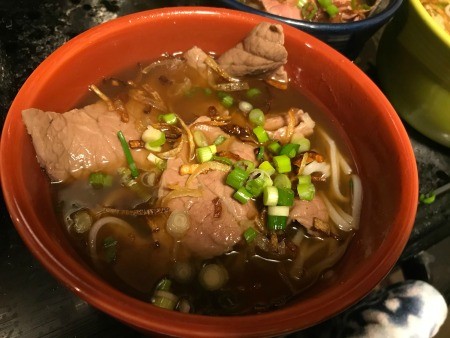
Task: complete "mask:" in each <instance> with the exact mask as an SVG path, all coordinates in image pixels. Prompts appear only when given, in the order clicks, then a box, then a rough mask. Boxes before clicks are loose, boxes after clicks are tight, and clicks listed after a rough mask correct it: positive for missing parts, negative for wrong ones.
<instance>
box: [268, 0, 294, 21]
mask: <svg viewBox="0 0 450 338" xmlns="http://www.w3.org/2000/svg"><path fill="white" fill-rule="evenodd" d="M261 3H262V4H263V6H264V9H265V10H266V11H267V12H269V13H271V14H275V15H279V16H283V17H285V18H290V19H296V20H301V16H300V10H299V9H298V7H297V6H296V4H297V1H296V0H287V1H280V0H261Z"/></svg>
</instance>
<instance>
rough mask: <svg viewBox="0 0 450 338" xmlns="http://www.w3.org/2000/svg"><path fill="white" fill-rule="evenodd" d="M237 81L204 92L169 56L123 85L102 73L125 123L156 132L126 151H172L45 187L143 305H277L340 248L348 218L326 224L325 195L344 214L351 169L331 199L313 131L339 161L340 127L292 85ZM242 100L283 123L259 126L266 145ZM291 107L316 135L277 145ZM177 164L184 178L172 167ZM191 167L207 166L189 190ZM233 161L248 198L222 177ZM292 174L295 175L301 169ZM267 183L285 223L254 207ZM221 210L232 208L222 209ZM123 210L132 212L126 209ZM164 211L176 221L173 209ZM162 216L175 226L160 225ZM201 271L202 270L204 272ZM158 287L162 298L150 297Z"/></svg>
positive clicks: (73, 232)
mask: <svg viewBox="0 0 450 338" xmlns="http://www.w3.org/2000/svg"><path fill="white" fill-rule="evenodd" d="M242 81H244V82H245V83H247V84H248V87H249V89H244V90H238V91H233V92H224V91H220V90H217V89H214V88H212V87H211V86H210V85H209V84H208V83H207V81H205V78H204V77H202V75H201V74H200V73H198V72H197V70H194V69H192V68H191V67H190V66H188V65H187V64H186V63H185V62H183V61H181V59H180V58H177V57H167V58H164V59H162V60H160V61H159V62H157V63H154V64H153V65H152V67H150V68H149V69H148V70H145V74H143V73H140V74H139V79H138V80H137V81H133V82H130V83H132V84H131V85H130V84H126V82H124V81H118V80H108V81H106V82H107V83H108V84H105V86H104V88H102V90H103V91H104V92H105V93H108V97H111V98H112V99H111V100H114V99H113V98H119V97H120V98H122V100H123V103H124V105H125V106H126V107H127V112H128V113H129V114H130V117H131V120H132V121H133V122H129V123H135V124H136V127H137V128H138V129H140V130H141V131H142V133H144V132H145V131H146V128H147V126H148V125H151V126H154V128H155V129H156V130H161V131H164V133H165V140H166V142H165V143H164V144H163V145H162V146H155V148H157V149H151V152H149V151H148V150H147V149H145V147H144V148H140V146H141V145H142V143H143V142H144V141H142V139H141V140H136V141H138V143H139V146H138V148H136V149H133V150H132V151H133V153H137V152H143V153H145V154H146V155H147V154H150V153H152V154H154V155H155V156H159V155H160V154H162V153H164V152H169V151H173V150H174V149H175V153H174V155H173V156H171V157H169V158H167V159H164V157H165V156H162V157H158V160H157V161H156V162H152V161H148V165H147V167H145V168H140V169H141V170H140V172H139V175H138V176H137V177H135V178H133V177H132V176H131V173H130V170H129V169H128V168H126V167H121V168H117V169H118V172H117V173H108V174H107V176H105V177H107V179H105V178H102V179H100V181H103V180H104V179H105V180H108V184H102V183H92V175H91V179H89V177H87V178H85V179H78V180H69V181H67V182H64V183H59V184H54V185H53V186H54V190H55V203H56V205H57V206H58V213H59V214H60V217H61V219H62V220H63V221H64V224H65V225H66V228H67V233H68V234H69V236H70V238H71V241H72V242H73V243H74V244H75V246H76V247H77V249H78V250H79V252H80V253H81V255H82V256H84V257H85V259H86V260H87V261H88V262H90V263H91V264H93V265H94V267H95V268H96V269H97V271H98V272H99V273H100V274H101V275H102V276H103V277H104V278H106V279H107V280H109V281H110V282H111V283H113V284H114V285H115V286H116V287H118V288H120V289H122V290H125V291H126V292H128V293H130V294H132V295H134V296H136V297H139V298H140V299H143V300H145V301H153V302H155V303H157V304H159V305H161V306H167V307H169V308H173V307H174V306H175V307H177V308H179V309H180V310H182V311H189V312H195V313H202V314H209V315H227V314H243V313H253V312H260V311H267V310H270V309H273V308H276V307H280V306H282V305H283V304H285V303H286V302H287V301H289V299H291V298H292V297H294V296H295V295H297V294H298V293H300V292H301V291H303V290H305V289H306V288H308V287H309V286H311V285H312V284H313V283H314V282H315V281H316V280H317V279H318V278H320V276H321V275H322V273H323V272H324V271H325V270H326V269H327V268H330V267H331V266H333V265H334V264H335V263H336V262H337V261H338V260H339V259H340V258H341V256H342V255H343V254H344V252H345V248H346V246H347V244H348V242H349V240H350V238H351V237H352V235H353V226H350V228H346V229H344V231H343V230H341V229H340V226H341V227H342V224H339V223H336V222H333V220H332V218H331V217H330V216H329V211H328V209H327V205H326V204H325V202H324V200H326V203H327V204H331V205H335V208H337V209H338V210H341V211H342V213H341V214H346V215H348V216H350V215H351V214H352V206H351V202H352V201H351V198H350V188H349V182H350V180H351V177H352V176H351V175H346V174H342V175H340V176H339V177H337V178H336V179H337V183H336V184H337V185H338V186H339V187H340V188H339V189H341V193H342V195H343V196H345V197H344V198H343V199H341V200H340V199H339V198H338V197H336V196H335V193H334V192H333V188H332V186H331V184H332V180H333V179H332V178H331V177H330V176H331V169H330V163H331V162H330V160H331V159H330V156H332V153H331V152H330V145H329V143H327V141H326V140H327V138H328V137H329V136H325V135H326V134H324V133H322V134H321V132H320V129H322V130H327V133H329V135H332V137H333V141H332V142H333V143H334V142H336V143H337V145H338V147H339V149H340V150H339V151H336V150H335V151H336V153H335V154H334V156H338V157H340V158H341V160H342V161H344V157H341V156H343V155H344V154H345V155H348V151H347V149H345V144H344V143H343V142H342V140H340V139H339V133H336V132H332V131H331V129H330V127H331V126H329V125H328V124H327V123H326V116H324V115H323V112H321V111H320V110H319V109H317V107H315V106H314V105H313V104H312V103H311V101H309V100H308V99H307V98H306V97H303V96H302V95H301V94H300V93H298V92H297V91H295V90H294V89H291V88H287V89H278V88H276V87H273V86H271V85H270V84H267V83H266V82H264V81H263V80H261V79H257V78H245V79H242ZM145 86H147V88H152V89H153V90H154V91H156V92H157V93H158V95H159V96H160V98H161V102H165V103H169V104H170V109H168V110H167V111H170V112H171V113H174V114H175V115H176V117H177V121H176V122H175V123H174V124H168V123H165V122H161V121H162V119H163V117H162V116H166V115H165V114H167V113H166V112H163V111H160V110H158V109H155V107H152V106H151V105H149V104H145V103H144V101H145V100H143V99H141V98H140V97H138V95H137V93H138V92H139V91H140V90H142V89H143V88H144V87H145ZM230 98H232V99H230ZM228 100H229V101H230V102H232V103H229V102H228ZM246 105H251V106H252V107H255V108H252V109H261V110H262V111H263V112H264V114H263V115H262V116H263V118H265V120H266V122H269V123H275V122H278V123H281V124H280V125H278V127H279V128H274V127H271V126H267V127H266V129H272V130H271V131H268V133H269V134H271V140H272V141H265V142H258V140H257V137H256V136H255V135H254V134H253V133H252V132H251V130H252V128H255V126H256V124H253V123H252V122H250V119H249V116H250V115H251V111H252V109H250V111H249V107H247V109H245V107H244V111H243V110H242V107H243V106H246ZM239 107H241V109H240V108H239ZM256 107H258V108H256ZM292 107H308V108H309V109H310V112H311V117H313V119H314V120H316V121H320V122H321V123H320V124H321V125H320V127H319V126H315V127H314V132H312V130H311V133H310V132H309V131H308V133H310V135H309V136H308V138H306V137H304V135H303V134H301V133H300V134H299V135H297V136H299V137H298V139H297V141H295V142H298V143H292V142H287V143H284V142H283V141H282V140H281V138H280V140H278V141H276V137H279V136H277V135H276V133H281V132H280V130H282V129H283V128H284V129H286V128H287V126H285V125H284V123H285V119H286V118H287V117H286V114H287V113H288V112H289V111H290V109H292ZM296 111H297V110H296ZM301 112H302V114H304V113H303V111H301ZM321 114H322V115H321ZM253 115H255V114H252V115H251V116H253ZM256 115H258V114H256ZM260 118H261V117H260ZM294 119H295V117H294ZM181 121H183V122H184V123H185V124H186V125H190V130H191V132H192V135H193V138H194V142H195V148H196V153H197V155H196V156H195V158H193V159H190V158H189V156H188V152H189V149H188V148H189V147H188V142H185V143H183V144H184V145H183V147H182V148H181V149H179V151H178V152H177V151H176V150H177V149H178V147H179V144H180V143H181V141H180V140H181V139H182V137H183V136H182V135H184V134H183V131H182V126H181V124H180V122H181ZM201 121H203V122H201ZM271 121H272V122H271ZM262 125H266V123H264V124H262ZM275 127H276V126H275ZM147 130H148V129H147ZM152 130H153V129H152ZM171 133H173V135H171ZM156 134H158V133H156ZM222 138H223V139H222ZM241 139H242V140H243V141H241ZM305 140H308V141H309V142H308V141H305ZM129 141H130V143H132V141H133V140H129ZM291 141H292V140H291ZM221 142H223V143H221ZM303 143H305V144H310V147H308V146H305V145H303ZM213 144H216V148H217V150H216V152H215V154H214V155H213V157H212V159H211V160H207V161H205V162H203V163H202V160H200V159H199V149H206V148H205V147H209V146H210V145H213ZM290 144H299V145H300V147H305V148H304V149H300V147H297V146H294V148H296V150H295V151H294V153H293V154H294V155H293V156H292V159H290V161H289V162H291V163H292V165H291V170H289V171H288V172H285V173H279V172H277V170H276V169H274V168H275V167H276V166H275V164H274V158H275V156H276V154H279V153H280V150H277V149H275V148H277V146H278V147H285V146H287V145H290ZM159 147H161V149H159ZM147 148H150V147H147ZM272 148H273V149H274V150H271V149H272ZM261 149H262V153H261V154H258V152H259V151H260V150H261ZM255 154H256V155H255ZM341 154H342V155H341ZM279 156H280V155H279ZM306 157H307V158H308V159H306V160H305V158H306ZM348 159H349V157H348V156H346V160H348ZM263 163H265V164H270V167H273V168H272V171H274V172H273V173H272V172H271V171H270V172H269V174H267V173H265V171H264V168H265V166H264V165H263ZM349 163H350V167H352V168H354V165H353V164H351V162H349ZM183 165H185V166H187V169H189V170H191V171H190V172H191V174H186V175H180V174H179V171H180V170H181V168H180V167H181V166H183ZM215 165H217V168H216V166H215ZM201 166H204V168H205V169H204V170H205V172H202V173H200V174H198V176H197V177H198V179H195V182H194V181H193V182H194V183H192V185H189V187H188V185H187V184H186V180H188V179H189V177H193V174H192V173H195V170H198V168H199V167H201ZM302 166H303V168H302ZM313 166H315V167H316V169H314V168H313ZM233 168H242V169H241V170H243V172H244V173H245V172H247V174H244V176H248V177H249V178H247V180H246V182H245V183H242V186H243V187H250V186H251V184H249V182H262V183H261V186H260V187H256V188H255V191H256V192H255V193H254V194H253V195H251V196H250V197H249V198H248V201H247V200H246V199H245V198H246V197H244V199H239V198H238V199H236V197H235V198H233V196H234V194H235V193H236V191H238V190H239V189H236V188H238V186H239V184H238V186H236V187H230V186H229V185H227V183H226V182H227V177H228V176H229V175H231V173H232V172H233ZM258 168H259V169H258ZM261 168H263V169H261ZM301 168H302V169H301ZM268 170H270V169H268ZM301 170H303V171H304V172H303V173H302V174H300V175H299V172H301ZM305 170H307V172H308V174H306V171H305ZM278 171H279V170H278ZM98 174H100V173H98ZM251 177H253V179H251ZM299 177H302V178H301V180H303V179H306V181H307V183H305V184H304V186H306V187H309V188H307V189H311V188H312V190H313V191H314V192H313V193H312V194H309V195H308V192H307V193H306V194H305V196H304V198H302V199H300V197H299V196H298V194H299V192H298V191H300V190H301V189H303V188H301V187H302V184H299ZM308 179H309V181H308ZM269 184H272V185H271V186H269V187H275V190H277V189H278V193H280V192H281V191H287V192H288V194H289V196H291V197H292V198H293V200H292V201H291V202H289V197H285V198H286V202H284V203H282V202H279V203H275V205H277V204H280V203H281V204H287V205H286V206H283V205H282V208H284V209H286V208H287V210H288V211H287V212H288V214H289V215H288V214H283V215H281V216H280V215H275V216H276V217H277V216H279V217H280V218H283V219H284V223H283V221H282V222H281V223H280V224H277V223H275V224H271V225H269V220H268V218H269V217H271V216H268V214H270V211H268V209H269V208H270V206H267V205H265V204H268V203H264V199H265V196H264V195H265V190H264V187H265V185H269ZM254 185H255V186H257V184H256V183H254ZM276 187H278V188H276ZM265 188H266V189H267V188H268V187H265ZM208 189H209V190H210V191H208V192H205V190H208ZM249 190H251V187H250V188H248V189H247V191H249ZM258 190H259V192H258ZM222 194H224V195H225V194H226V196H224V195H222ZM168 196H169V197H168ZM278 198H279V199H280V195H278ZM230 204H234V205H230ZM269 204H270V203H269ZM166 207H167V208H169V209H170V211H168V212H162V213H161V214H159V215H156V216H149V215H139V213H140V212H141V211H142V210H151V209H152V208H166ZM276 207H277V206H276ZM276 207H275V208H276ZM225 209H229V210H232V211H231V212H230V211H228V212H227V213H226V214H225ZM234 209H239V210H237V211H236V210H234ZM131 210H139V211H136V216H134V215H131V214H133V212H132V211H131ZM128 211H129V213H130V215H127V212H128ZM282 212H283V211H282ZM197 213H200V215H198V214H197ZM173 214H176V215H177V217H178V218H176V217H172V216H173ZM211 215H212V216H211ZM288 216H289V217H288ZM117 218H118V219H120V220H118V219H117ZM169 222H179V223H182V225H181V226H180V229H177V230H170V228H169V227H170V225H168V224H169ZM185 222H187V223H189V224H190V225H188V226H190V228H189V230H185V229H184V225H183V224H184V223H185ZM227 222H231V223H233V224H228V223H227ZM338 222H339V221H338ZM84 223H86V224H84ZM302 223H303V224H302ZM99 224H100V226H99ZM172 227H175V228H176V227H177V225H176V224H175V225H172ZM347 227H348V224H347ZM221 242H222V243H221ZM207 267H209V268H210V269H211V271H209V270H206V272H205V271H204V270H205V268H207ZM208 273H209V274H208ZM202 275H207V276H206V277H202ZM209 275H211V276H209ZM203 278H210V279H211V281H208V280H206V281H205V280H203ZM161 281H163V283H169V284H170V291H167V290H166V289H165V288H167V289H168V290H169V287H167V286H161ZM210 284H211V285H210ZM158 285H159V286H158ZM158 289H162V290H164V291H166V292H167V294H166V293H163V296H164V297H163V296H161V297H158V293H160V292H159V291H160V290H158ZM161 299H162V300H161ZM171 300H172V301H171ZM181 301H182V302H181ZM166 303H169V304H170V305H167V304H166ZM186 308H187V309H188V310H186Z"/></svg>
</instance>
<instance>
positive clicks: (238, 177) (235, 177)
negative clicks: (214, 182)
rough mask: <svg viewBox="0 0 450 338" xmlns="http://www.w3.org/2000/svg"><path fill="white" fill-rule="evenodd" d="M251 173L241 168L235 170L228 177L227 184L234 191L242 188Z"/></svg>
mask: <svg viewBox="0 0 450 338" xmlns="http://www.w3.org/2000/svg"><path fill="white" fill-rule="evenodd" d="M248 176H249V173H248V172H247V171H245V170H243V169H241V168H239V167H236V168H234V169H233V170H232V171H230V173H229V174H228V175H227V178H226V180H225V183H226V184H227V185H229V186H230V187H232V188H234V189H236V190H237V189H239V188H241V187H242V186H243V185H244V183H245V181H246V180H247V178H248Z"/></svg>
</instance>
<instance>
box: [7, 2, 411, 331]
mask: <svg viewBox="0 0 450 338" xmlns="http://www.w3.org/2000/svg"><path fill="white" fill-rule="evenodd" d="M193 15H197V16H198V15H209V16H212V17H217V18H221V17H224V18H230V17H231V18H232V19H235V20H245V21H248V20H252V22H255V23H256V22H260V21H261V17H260V16H257V15H255V14H248V13H243V12H240V11H235V10H229V9H219V8H212V7H169V8H161V9H156V10H148V11H143V12H138V13H134V14H129V15H126V16H123V17H120V18H117V19H114V20H111V21H109V22H106V23H103V24H101V25H98V26H96V27H94V28H91V29H89V30H87V31H86V32H84V33H81V34H80V35H78V36H77V37H75V38H73V39H71V40H70V41H68V42H67V43H65V44H64V45H63V46H61V47H59V48H58V49H57V50H55V51H54V52H53V53H52V54H51V55H50V56H48V57H47V58H46V60H44V61H43V62H42V63H41V64H40V65H39V66H38V67H37V68H36V70H35V71H34V72H33V73H32V74H31V75H30V77H29V78H28V79H27V80H26V81H25V83H24V85H23V86H22V88H21V89H20V91H19V93H18V94H17V96H16V99H14V101H13V104H12V105H11V108H10V111H9V113H8V115H7V117H6V120H5V125H4V128H3V133H2V142H1V145H0V146H1V148H0V150H1V151H0V157H3V155H4V154H5V153H6V149H7V147H9V146H11V142H12V140H10V139H9V138H8V136H9V135H10V134H11V130H12V129H13V127H14V126H13V125H12V122H11V120H12V113H13V112H14V111H15V110H17V108H16V107H17V106H18V103H17V101H16V100H17V98H18V97H20V96H21V95H23V93H24V92H25V91H26V90H29V89H30V88H31V86H32V85H33V83H34V82H35V81H38V79H39V77H40V76H41V75H43V74H44V72H45V70H46V68H47V67H49V66H50V65H53V66H54V64H56V66H58V65H59V64H61V63H62V61H61V60H64V59H67V58H69V55H72V53H73V51H74V50H75V51H76V50H82V49H83V48H85V46H84V41H85V40H86V39H87V40H89V41H90V42H91V43H92V42H93V41H97V40H100V39H102V37H104V36H108V35H110V34H114V33H115V32H118V31H120V30H122V29H126V27H128V26H131V25H140V24H144V25H145V23H146V22H148V21H152V20H155V19H160V20H162V19H164V18H167V19H174V18H175V17H176V16H180V17H186V16H193ZM267 20H268V21H273V20H270V19H267ZM273 22H274V23H279V22H278V21H273ZM283 28H284V29H285V32H286V33H289V34H290V35H291V36H293V38H295V39H300V37H303V38H305V37H307V38H308V44H310V46H309V47H311V48H315V47H317V48H319V47H320V48H321V49H325V51H326V52H327V57H328V58H329V59H330V61H332V62H333V63H335V64H336V65H339V64H341V65H342V64H345V65H347V66H348V67H347V68H345V72H346V73H347V74H348V76H349V77H351V78H354V77H356V76H357V75H358V79H359V80H360V81H362V85H364V86H366V87H368V88H370V89H371V90H372V91H374V92H376V93H377V95H378V96H379V97H380V99H381V101H380V102H379V104H380V105H381V106H383V107H384V108H385V109H384V110H385V111H387V112H388V113H386V116H385V119H386V120H387V121H388V120H389V122H391V123H392V124H393V125H392V126H391V127H392V129H393V130H395V131H396V132H397V133H398V135H399V147H401V148H402V149H403V151H404V156H405V158H406V159H408V160H409V161H408V163H407V164H406V166H407V168H405V169H407V172H406V173H405V177H410V178H411V182H410V183H411V184H409V185H406V186H405V187H403V188H404V189H406V190H407V193H406V194H404V195H405V196H408V197H409V200H405V201H404V202H405V206H404V209H405V210H406V211H405V214H406V215H408V216H409V217H408V219H402V220H401V222H402V224H404V226H403V227H400V226H399V227H397V228H395V229H393V235H392V236H397V237H400V238H401V234H402V231H405V229H406V230H408V231H409V232H410V230H411V229H412V226H413V223H414V218H415V210H416V206H417V205H416V202H417V201H416V198H415V196H416V195H417V194H418V181H417V167H416V165H415V160H414V153H413V151H412V147H411V144H410V141H409V138H408V136H407V133H406V130H405V129H404V127H403V124H402V123H401V121H400V118H399V117H398V116H397V114H396V113H395V111H394V109H393V108H392V106H391V105H390V103H389V102H388V101H387V99H386V98H385V96H384V95H383V94H382V92H381V91H380V90H379V89H378V87H377V86H376V85H375V84H374V83H373V82H372V81H371V80H370V79H369V78H368V77H367V76H366V75H365V74H364V73H363V72H362V71H361V70H360V69H359V68H357V67H356V66H355V65H354V64H353V63H352V62H351V61H350V60H348V59H347V58H345V57H344V56H342V55H341V54H339V53H338V52H337V51H335V50H334V49H333V48H331V47H329V46H328V45H326V44H325V43H323V42H321V41H319V40H318V39H316V38H314V37H312V36H310V35H309V34H306V33H304V32H299V31H298V30H297V29H295V28H293V27H290V26H288V25H283ZM10 113H11V114H10ZM5 162H6V161H1V163H0V172H2V173H3V175H2V189H3V194H4V198H5V202H6V204H7V207H8V210H9V212H10V215H11V218H12V220H13V223H14V225H15V227H16V229H17V231H18V232H19V234H20V236H21V237H22V239H23V240H24V242H25V243H26V245H27V246H28V248H29V249H30V251H31V252H32V253H33V254H34V255H35V256H36V257H37V258H38V259H39V261H40V262H41V263H42V264H43V265H44V266H45V268H46V269H47V270H48V271H49V272H50V273H51V274H52V275H53V276H55V277H56V278H57V279H59V280H60V281H61V282H63V284H65V285H66V286H67V287H68V288H69V289H70V290H71V291H72V292H74V293H75V294H76V295H77V296H79V297H80V298H82V299H85V300H86V301H88V302H89V303H90V304H91V305H93V306H94V307H96V308H98V309H100V310H102V311H104V312H106V313H108V314H109V315H111V316H113V317H115V318H117V319H119V320H120V321H123V322H126V323H127V324H128V325H130V326H132V327H135V328H137V329H141V330H151V331H154V332H162V333H165V334H171V335H181V336H186V334H189V335H192V336H197V337H198V336H204V337H211V336H214V335H217V333H218V332H220V331H219V329H222V330H223V332H221V333H223V334H224V335H228V336H242V335H248V336H250V335H251V336H255V337H260V336H263V335H274V334H282V333H283V331H280V329H279V327H280V325H284V329H283V330H284V332H286V333H287V332H293V331H295V330H298V329H300V328H305V327H308V326H311V325H314V324H317V320H316V319H312V317H311V316H312V312H317V311H319V310H325V309H327V308H329V306H330V304H329V303H327V302H324V303H323V304H322V303H320V304H317V303H318V302H317V301H315V300H314V299H312V300H308V301H307V302H305V303H304V304H311V303H314V304H315V305H316V307H315V308H313V310H311V309H310V308H308V307H305V306H304V304H303V305H300V304H294V305H293V306H288V307H285V308H283V309H280V310H276V311H273V312H270V313H263V314H254V315H246V316H242V317H233V322H234V323H235V325H230V318H228V317H211V316H203V315H194V314H188V315H186V314H181V313H176V312H169V313H168V312H167V311H166V310H163V309H159V308H157V307H154V306H151V305H150V304H148V303H144V302H143V301H140V300H137V299H135V298H132V297H131V296H127V295H125V294H123V293H121V292H119V291H118V290H116V289H114V288H112V287H111V286H109V284H107V283H106V282H104V281H103V280H101V279H100V277H97V276H96V275H94V273H93V272H90V273H89V274H87V275H85V276H84V277H85V278H84V279H83V278H79V276H78V275H77V273H76V272H77V271H76V269H75V270H71V269H69V268H68V267H66V266H64V265H63V264H62V263H61V262H60V261H59V260H58V258H57V257H55V256H54V255H53V254H52V253H51V252H50V250H49V249H48V247H46V244H49V243H50V242H49V240H48V239H46V238H40V235H39V234H37V233H36V232H35V231H34V230H33V219H31V220H30V219H28V218H27V217H26V215H25V214H24V212H23V211H24V210H22V207H21V205H20V201H19V200H18V199H17V198H16V196H15V195H14V192H15V187H14V186H13V184H12V183H11V182H12V180H10V179H8V175H11V174H12V173H10V172H5V171H4V169H5V168H6V165H5ZM413 178H415V179H413ZM411 196H414V197H411ZM393 222H394V221H393ZM395 222H399V221H398V220H395ZM400 228H401V229H400ZM409 232H408V233H409ZM406 241H407V238H405V239H404V240H403V241H395V242H394V243H391V244H390V245H389V247H388V246H387V244H386V243H385V242H383V243H382V244H381V247H383V248H384V247H385V249H386V250H379V251H378V252H377V253H376V254H374V255H373V258H372V259H373V260H374V261H379V262H380V263H379V264H377V265H376V266H375V267H370V268H369V267H366V268H365V269H361V270H358V274H357V275H356V274H355V275H353V276H352V277H351V278H350V280H351V281H353V282H354V285H353V286H354V288H353V289H352V290H351V291H350V290H348V289H347V288H346V287H345V286H339V287H337V288H336V290H334V291H333V292H328V293H327V297H325V298H326V299H327V300H330V303H334V304H339V307H340V310H338V311H334V312H332V313H329V315H328V317H325V316H324V317H323V318H322V320H325V319H327V318H329V317H331V316H333V315H335V314H336V313H337V312H339V311H342V310H343V309H344V308H345V307H348V306H350V305H352V304H353V303H355V302H356V301H358V300H359V299H361V298H362V297H363V296H365V295H366V294H367V293H368V292H369V291H370V290H371V289H373V288H374V287H375V286H376V283H378V282H379V281H380V280H381V279H382V278H383V277H384V276H385V275H386V274H387V273H388V272H389V270H390V269H391V268H392V267H393V266H394V264H395V262H396V261H397V259H398V257H399V256H400V253H401V251H402V250H403V248H404V246H405V245H406ZM386 253H387V254H386ZM69 262H71V261H69ZM74 264H75V263H74ZM77 264H78V266H76V267H77V268H78V269H79V270H82V271H85V269H84V268H82V267H81V265H80V263H77ZM94 285H95V286H94ZM99 290H100V291H99ZM111 298H113V299H114V300H113V303H109V299H111ZM150 306H151V313H145V314H144V312H145V311H148V310H149V307H150ZM293 309H295V311H293ZM298 313H300V314H301V315H302V319H304V323H303V324H301V325H299V323H298V317H299V314H298ZM168 317H169V318H171V319H173V320H174V322H175V323H183V324H180V325H185V326H184V327H181V328H180V327H179V326H178V325H171V324H170V323H169V324H167V323H164V322H165V321H166V318H168ZM192 318H195V319H194V320H192ZM273 323H276V327H275V328H274V326H273ZM187 326H188V327H189V332H186V331H185V330H186V327H187ZM234 326H239V327H240V331H239V332H237V331H236V329H235V328H234Z"/></svg>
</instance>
